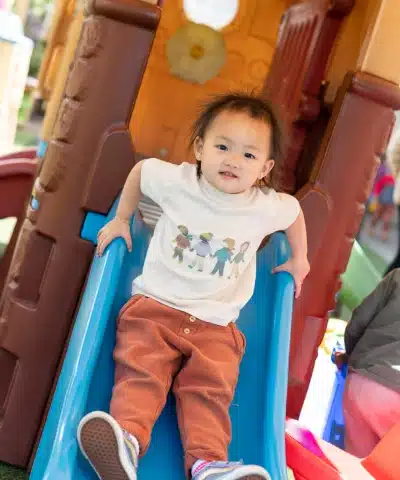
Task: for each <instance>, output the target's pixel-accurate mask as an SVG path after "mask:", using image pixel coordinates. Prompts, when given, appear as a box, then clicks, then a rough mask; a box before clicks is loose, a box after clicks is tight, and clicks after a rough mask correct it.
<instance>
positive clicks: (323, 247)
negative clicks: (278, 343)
mask: <svg viewBox="0 0 400 480" xmlns="http://www.w3.org/2000/svg"><path fill="white" fill-rule="evenodd" d="M399 108H400V89H399V87H398V86H396V85H394V84H391V83H389V82H387V81H385V80H382V79H380V78H378V77H374V76H372V75H369V74H366V73H360V72H359V73H356V74H349V75H348V76H347V77H346V79H345V80H344V83H343V85H342V87H341V89H340V91H339V92H338V96H337V99H336V101H335V104H334V108H333V112H332V116H331V119H330V122H329V124H328V127H327V130H326V133H325V136H324V138H323V140H322V143H321V146H320V149H319V153H318V155H317V158H316V160H315V163H314V168H313V171H312V173H311V176H310V179H309V181H308V183H307V185H306V186H305V187H304V188H303V189H301V190H300V191H299V192H298V193H297V197H298V198H299V199H300V202H301V205H302V208H303V211H304V215H305V218H306V223H307V229H308V235H309V251H310V262H311V272H310V275H309V277H308V278H307V279H306V281H305V282H304V285H303V290H302V295H301V297H300V298H299V300H298V301H297V302H296V305H295V310H294V319H293V330H292V342H291V362H290V371H289V392H288V412H287V413H288V415H289V416H291V417H297V416H298V415H299V413H300V410H301V407H302V404H303V401H304V398H305V395H306V392H307V388H308V384H309V381H310V378H311V374H312V369H313V366H314V362H315V359H316V355H317V349H318V346H319V344H320V343H321V341H322V337H323V335H324V333H325V330H326V325H327V316H328V312H329V311H330V310H332V309H333V308H334V305H335V295H336V293H337V292H338V290H339V288H340V275H341V274H342V273H343V272H344V271H345V269H346V265H347V262H348V259H349V256H350V253H351V249H352V247H353V243H354V238H355V236H356V234H357V231H358V228H359V224H360V221H361V218H362V216H363V214H364V209H365V207H364V205H365V202H366V199H367V197H368V195H369V192H370V191H371V187H372V182H373V179H374V176H375V171H376V168H377V166H378V164H379V158H380V155H381V154H382V153H383V152H384V151H385V150H386V147H387V144H388V141H389V138H390V134H391V132H392V128H393V125H394V119H395V117H394V110H398V109H399Z"/></svg>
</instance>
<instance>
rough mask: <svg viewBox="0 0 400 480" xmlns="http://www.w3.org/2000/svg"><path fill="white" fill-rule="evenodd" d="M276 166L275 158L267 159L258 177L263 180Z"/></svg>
mask: <svg viewBox="0 0 400 480" xmlns="http://www.w3.org/2000/svg"><path fill="white" fill-rule="evenodd" d="M274 166H275V160H272V158H271V159H270V160H267V161H266V162H265V163H264V167H263V169H262V170H261V172H260V175H259V177H258V178H259V179H260V180H262V179H263V178H264V177H266V176H267V175H268V174H269V173H270V172H271V170H272V169H273V168H274Z"/></svg>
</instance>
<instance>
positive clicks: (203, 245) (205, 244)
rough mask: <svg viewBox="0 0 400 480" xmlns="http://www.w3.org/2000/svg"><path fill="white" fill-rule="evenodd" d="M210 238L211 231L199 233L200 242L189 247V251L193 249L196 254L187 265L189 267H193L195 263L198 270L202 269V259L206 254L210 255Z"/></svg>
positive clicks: (211, 236)
mask: <svg viewBox="0 0 400 480" xmlns="http://www.w3.org/2000/svg"><path fill="white" fill-rule="evenodd" d="M212 238H213V234H212V233H202V234H201V235H200V242H199V243H197V245H195V246H194V247H193V248H191V249H190V251H191V252H193V251H195V252H196V254H197V255H196V257H195V259H194V260H193V262H192V264H191V265H189V268H194V267H195V266H196V265H198V271H199V272H202V271H203V270H204V259H205V258H206V257H207V256H208V255H211V246H210V241H211V240H212Z"/></svg>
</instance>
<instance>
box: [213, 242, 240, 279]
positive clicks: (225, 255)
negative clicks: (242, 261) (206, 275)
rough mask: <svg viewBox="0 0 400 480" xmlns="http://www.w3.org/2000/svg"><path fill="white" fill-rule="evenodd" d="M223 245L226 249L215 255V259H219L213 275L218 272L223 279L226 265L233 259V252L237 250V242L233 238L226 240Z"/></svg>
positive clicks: (218, 251) (221, 249)
mask: <svg viewBox="0 0 400 480" xmlns="http://www.w3.org/2000/svg"><path fill="white" fill-rule="evenodd" d="M223 244H224V247H223V248H220V249H219V250H217V251H216V252H215V253H214V255H213V257H215V258H216V259H217V263H216V264H215V267H214V270H213V271H212V272H211V275H215V274H216V273H217V272H218V273H219V276H220V277H223V275H224V269H225V264H226V262H227V261H228V260H230V259H231V257H232V255H233V250H235V240H234V239H233V238H225V240H224V241H223Z"/></svg>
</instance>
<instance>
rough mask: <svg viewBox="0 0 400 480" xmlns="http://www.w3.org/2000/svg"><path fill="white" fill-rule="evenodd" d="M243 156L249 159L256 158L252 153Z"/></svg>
mask: <svg viewBox="0 0 400 480" xmlns="http://www.w3.org/2000/svg"><path fill="white" fill-rule="evenodd" d="M244 156H245V157H246V158H251V159H253V158H256V157H255V156H254V155H253V154H252V153H248V152H247V153H245V154H244Z"/></svg>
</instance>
